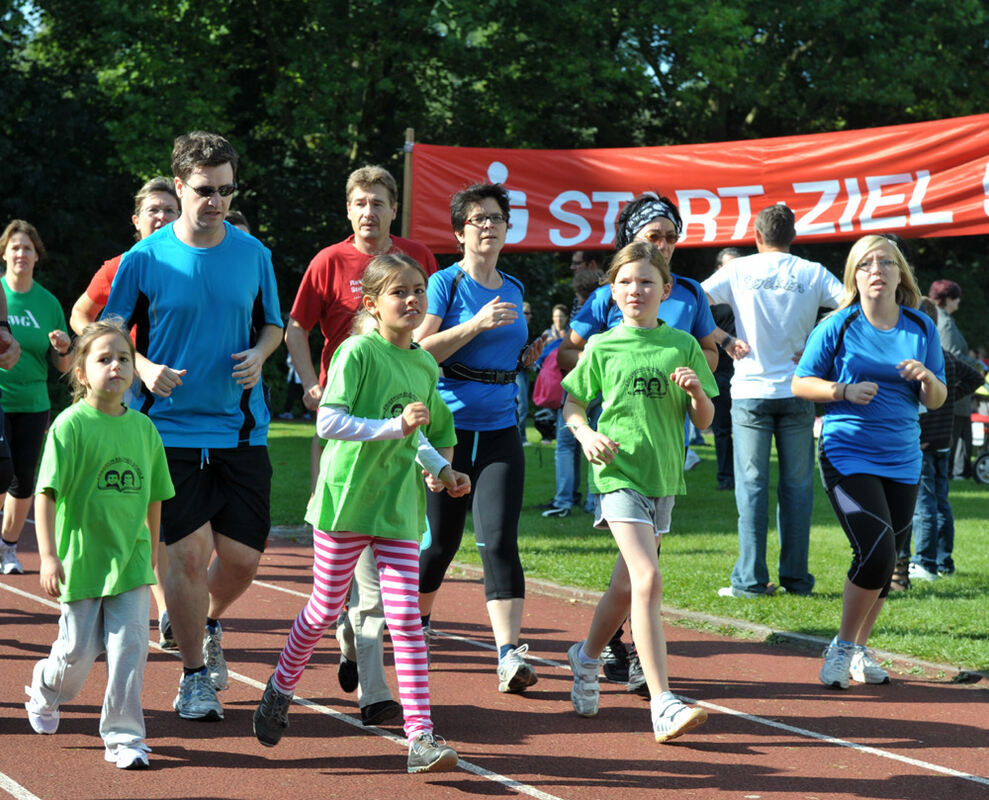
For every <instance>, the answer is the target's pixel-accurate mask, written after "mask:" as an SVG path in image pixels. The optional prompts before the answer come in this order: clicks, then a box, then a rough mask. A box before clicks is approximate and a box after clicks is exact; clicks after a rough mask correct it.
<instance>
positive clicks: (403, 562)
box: [274, 530, 433, 738]
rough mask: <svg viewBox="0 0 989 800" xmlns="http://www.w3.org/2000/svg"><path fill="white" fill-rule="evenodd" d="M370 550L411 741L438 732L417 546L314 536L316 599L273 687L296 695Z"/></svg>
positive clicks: (353, 536) (295, 628) (295, 629)
mask: <svg viewBox="0 0 989 800" xmlns="http://www.w3.org/2000/svg"><path fill="white" fill-rule="evenodd" d="M368 545H370V547H371V552H372V553H373V554H374V561H375V563H376V564H377V566H378V575H379V577H380V579H381V599H382V602H383V605H384V610H385V622H386V623H387V624H388V632H389V633H390V634H391V641H392V648H393V650H394V653H395V672H396V673H397V675H398V693H399V698H400V699H401V701H402V711H403V712H404V714H405V735H406V736H407V737H410V738H411V737H412V736H414V735H415V734H417V733H419V732H421V731H425V732H430V731H432V729H433V722H432V719H431V718H430V715H429V673H428V666H427V663H426V643H425V641H424V640H423V637H422V620H421V618H420V616H419V553H418V550H419V544H418V542H414V541H406V540H401V539H383V538H379V537H377V536H367V535H365V534H360V533H340V532H333V533H327V532H325V531H320V530H314V531H313V549H314V555H315V558H314V561H313V590H312V594H311V595H310V597H309V602H308V603H307V604H306V606H305V608H303V609H302V611H301V612H299V616H298V617H297V618H296V620H295V624H294V625H292V632H291V633H290V634H289V636H288V641H287V642H286V643H285V647H284V649H283V650H282V654H281V656H279V658H278V667H277V668H276V669H275V675H274V684H275V688H276V689H278V691H280V692H284V693H286V694H290V693H292V692H293V691H295V687H296V686H297V685H298V683H299V679H300V678H301V677H302V670H303V669H305V667H306V664H308V663H309V659H310V657H311V656H312V652H313V650H314V649H315V647H316V643H317V642H319V640H320V638H321V637H322V636H323V634H324V633H325V632H326V629H327V628H329V626H330V625H331V624H332V623H335V622H336V620H337V617H338V616H339V615H340V611H341V609H342V608H343V604H344V602H345V600H346V599H347V593H348V590H349V588H350V580H351V578H352V577H353V575H354V567H355V566H356V565H357V559H358V558H359V557H360V555H361V553H362V552H363V550H364V548H365V547H367V546H368Z"/></svg>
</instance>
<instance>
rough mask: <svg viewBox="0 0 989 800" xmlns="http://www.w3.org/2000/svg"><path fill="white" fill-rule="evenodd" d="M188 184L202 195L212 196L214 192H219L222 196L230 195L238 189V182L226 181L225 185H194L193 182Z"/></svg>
mask: <svg viewBox="0 0 989 800" xmlns="http://www.w3.org/2000/svg"><path fill="white" fill-rule="evenodd" d="M186 186H188V187H189V188H190V189H192V191H194V192H195V193H196V194H198V195H199V196H200V197H212V196H213V195H214V194H218V195H220V197H230V195H232V194H233V193H234V192H236V191H237V184H236V183H225V184H224V185H223V186H193V185H192V184H191V183H187V184H186Z"/></svg>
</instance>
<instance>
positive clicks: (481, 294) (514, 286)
mask: <svg viewBox="0 0 989 800" xmlns="http://www.w3.org/2000/svg"><path fill="white" fill-rule="evenodd" d="M498 274H499V275H501V278H502V284H501V286H499V287H498V288H497V289H487V288H485V287H484V286H481V284H479V283H478V282H477V281H475V280H474V279H473V278H472V277H471V276H470V275H468V274H467V273H466V272H464V271H463V270H462V269H461V268H460V264H453V265H452V266H449V267H447V268H446V269H444V270H440V271H439V272H437V273H435V274H433V275H431V276H430V278H429V285H428V287H427V289H426V294H427V297H428V298H429V312H428V313H430V314H434V315H435V316H437V317H440V318H441V319H442V320H443V322H442V323H441V324H440V330H441V331H442V330H446V329H448V328H452V327H453V326H455V325H460V324H461V323H463V322H467V321H468V320H470V319H472V318H473V317H474V316H475V315H476V314H477V312H478V311H480V310H481V308H482V307H483V306H484V305H486V304H487V303H489V302H491V301H492V300H493V299H494V298H496V297H499V298H501V300H500V302H503V303H515V305H516V307H517V311H518V317H517V318H516V320H515V322H514V323H513V324H511V325H504V326H502V327H500V328H495V329H493V330H490V331H482V332H481V333H479V334H478V335H477V336H475V337H474V338H473V339H471V340H470V341H469V342H467V344H465V345H464V346H463V347H461V348H460V349H459V350H458V351H457V352H455V353H454V354H453V355H451V356H450V357H449V358H448V359H446V361H444V362H443V364H462V365H463V366H465V367H470V368H471V369H486V370H505V371H512V370H514V369H515V368H516V366H517V365H518V360H519V354H520V353H521V352H522V348H524V347H525V344H526V340H527V339H528V336H529V327H528V325H526V322H525V317H523V316H522V295H523V292H524V289H523V287H522V284H521V282H520V281H519V280H518V279H516V278H513V277H512V276H511V275H506V274H505V273H504V272H502V271H501V270H499V271H498ZM458 275H463V277H462V278H460V280H459V281H458V282H457V285H456V288H455V290H454V291H453V292H452V294H451V287H452V286H453V283H454V281H455V280H456V279H457V276H458ZM441 366H442V365H441ZM438 387H439V390H440V396H441V397H442V398H443V401H444V402H445V403H446V404H447V406H449V408H450V410H451V411H452V412H453V420H454V424H455V425H456V427H457V428H460V429H462V430H468V431H495V430H500V429H502V428H510V427H511V426H512V425H515V424H516V409H515V397H516V395H517V394H518V387H517V386H516V385H515V382H514V381H512V382H511V383H501V384H498V383H480V382H478V381H462V380H457V379H455V378H444V377H440V379H439V383H438Z"/></svg>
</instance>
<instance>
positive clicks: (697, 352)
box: [687, 338, 719, 397]
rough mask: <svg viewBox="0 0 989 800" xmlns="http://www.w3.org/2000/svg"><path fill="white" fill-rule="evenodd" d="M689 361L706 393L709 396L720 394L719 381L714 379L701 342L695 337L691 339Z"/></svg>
mask: <svg viewBox="0 0 989 800" xmlns="http://www.w3.org/2000/svg"><path fill="white" fill-rule="evenodd" d="M687 363H688V366H689V367H690V368H691V369H692V370H693V371H694V373H695V374H696V375H697V379H698V380H699V381H700V382H701V388H702V389H703V390H704V394H706V395H707V396H708V397H717V396H718V394H719V391H718V382H717V381H716V380H715V379H714V373H713V372H711V368H710V367H709V366H708V364H707V359H706V358H705V357H704V351H703V350H701V346H700V344H698V342H697V340H696V339H694V338H691V340H690V352H689V353H688V362H687Z"/></svg>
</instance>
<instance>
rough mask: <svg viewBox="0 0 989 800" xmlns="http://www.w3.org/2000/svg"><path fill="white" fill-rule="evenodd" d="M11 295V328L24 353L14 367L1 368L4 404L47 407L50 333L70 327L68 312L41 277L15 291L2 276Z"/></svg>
mask: <svg viewBox="0 0 989 800" xmlns="http://www.w3.org/2000/svg"><path fill="white" fill-rule="evenodd" d="M2 283H3V292H4V294H5V295H6V296H7V319H8V321H9V322H10V332H11V333H12V334H13V336H14V338H15V339H16V340H17V342H18V344H20V346H21V357H20V359H18V361H17V363H16V364H15V365H14V366H13V368H12V369H0V391H2V393H3V394H2V395H0V406H2V407H3V410H4V411H6V412H8V413H10V412H14V413H23V412H28V411H47V410H48V409H49V408H51V400H49V398H48V351H49V350H51V342H50V341H49V340H48V334H49V333H50V332H51V331H54V330H61V331H64V330H67V326H66V324H65V312H64V311H62V306H61V305H60V304H59V302H58V300H57V299H56V298H55V295H53V294H52V293H51V292H49V291H48V290H47V289H46V288H45V287H44V286H41V285H40V284H39V283H38V282H37V281H35V282H34V285H33V286H32V287H31V288H30V289H29V290H28V291H26V292H15V291H14V290H13V289H11V288H10V287H9V286H7V279H6V278H3V279H2Z"/></svg>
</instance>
